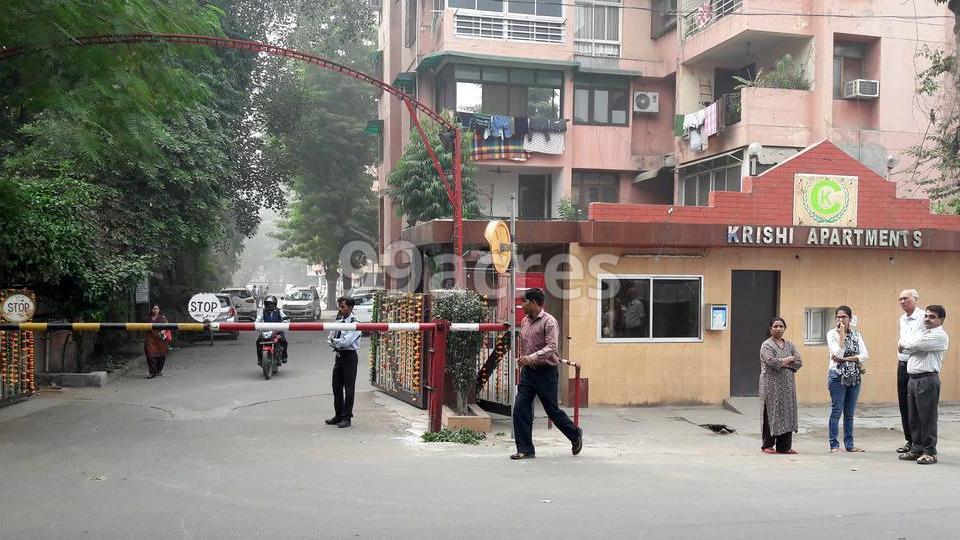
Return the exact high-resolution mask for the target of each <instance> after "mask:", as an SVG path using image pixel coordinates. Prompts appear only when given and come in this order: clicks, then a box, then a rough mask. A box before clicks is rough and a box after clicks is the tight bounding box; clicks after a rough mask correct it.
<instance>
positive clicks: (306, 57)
mask: <svg viewBox="0 0 960 540" xmlns="http://www.w3.org/2000/svg"><path fill="white" fill-rule="evenodd" d="M139 43H147V44H150V43H170V44H175V45H202V46H205V47H214V48H223V49H237V50H241V51H250V52H254V53H264V54H269V55H270V56H278V57H281V58H289V59H292V60H299V61H301V62H306V63H308V64H313V65H315V66H319V67H322V68H324V69H328V70H330V71H333V72H336V73H340V74H341V75H345V76H347V77H351V78H353V79H356V80H358V81H361V82H365V83H367V84H370V85H373V86H376V87H377V88H380V89H381V90H383V91H385V92H387V93H389V94H392V95H393V96H395V97H397V98H398V99H399V100H400V101H402V102H403V103H404V105H406V106H407V110H408V112H409V113H410V118H411V120H412V121H413V124H414V126H416V128H417V133H418V134H419V135H420V139H421V140H422V141H423V145H424V147H426V149H427V153H428V154H430V159H431V160H433V167H434V169H436V171H437V174H438V175H439V176H440V181H441V182H443V187H444V189H445V190H446V192H447V198H449V199H450V205H451V206H452V207H453V250H454V255H455V265H456V283H457V285H458V286H461V287H463V286H464V285H465V281H464V273H463V198H462V196H463V186H462V179H463V176H462V173H463V163H462V156H461V148H462V145H463V134H462V132H461V131H460V128H459V127H457V126H456V125H455V124H454V123H452V122H450V121H448V120H447V119H446V118H444V117H443V116H441V115H440V114H439V113H437V112H436V111H434V110H433V109H431V108H430V107H427V106H426V105H424V104H423V103H420V102H419V101H417V100H416V99H414V98H413V97H411V96H410V95H409V94H407V93H406V92H404V91H403V90H400V89H399V88H397V87H395V86H391V85H389V84H387V83H385V82H383V81H381V80H378V79H375V78H373V77H371V76H370V75H367V74H366V73H363V72H362V71H357V70H355V69H352V68H349V67H347V66H344V65H342V64H338V63H337V62H334V61H332V60H328V59H326V58H322V57H320V56H315V55H312V54H308V53H304V52H300V51H296V50H293V49H288V48H286V47H280V46H278V45H270V44H269V43H262V42H259V41H247V40H242V39H231V38H226V37H217V36H197V35H191V34H108V35H99V36H83V37H77V38H71V39H70V41H68V42H64V43H62V44H32V45H30V44H28V45H22V46H17V47H9V48H6V49H2V50H0V62H3V61H6V60H9V59H11V58H14V57H17V56H20V55H24V54H29V53H32V52H37V51H41V50H44V49H51V48H58V47H83V46H89V45H117V44H139ZM417 111H420V112H422V113H423V114H425V115H427V116H428V117H430V118H431V119H432V120H434V121H435V122H437V123H439V124H440V125H441V126H443V127H445V128H446V129H448V130H450V131H453V134H454V137H453V167H452V169H453V171H452V176H453V179H452V180H453V181H452V183H451V181H450V180H449V179H448V177H447V173H446V172H445V171H444V170H443V166H442V165H441V164H440V160H439V158H438V157H437V153H436V151H435V149H434V148H433V146H432V145H431V144H430V141H429V140H428V138H427V135H426V133H425V132H424V131H423V126H422V125H420V120H419V119H418V118H417Z"/></svg>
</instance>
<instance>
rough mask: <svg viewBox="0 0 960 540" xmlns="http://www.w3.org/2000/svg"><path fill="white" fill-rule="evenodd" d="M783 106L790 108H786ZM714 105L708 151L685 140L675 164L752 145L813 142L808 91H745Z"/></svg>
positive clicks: (804, 145)
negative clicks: (715, 129)
mask: <svg viewBox="0 0 960 540" xmlns="http://www.w3.org/2000/svg"><path fill="white" fill-rule="evenodd" d="M785 103H789V104H790V105H789V106H788V107H785V106H784V104H785ZM717 105H718V107H717V114H718V118H717V126H718V128H719V131H718V132H717V134H716V135H714V136H711V137H710V138H709V141H708V150H707V151H705V152H700V151H696V150H692V149H691V148H690V147H689V145H688V144H686V140H682V141H680V142H681V144H680V149H679V153H680V155H679V156H678V159H677V162H678V163H686V162H688V161H692V160H695V159H701V158H704V157H707V156H710V155H714V154H719V153H723V152H727V151H730V150H734V149H737V148H742V147H744V146H747V145H748V144H750V143H752V142H760V143H762V144H763V145H764V146H785V147H794V148H803V147H806V146H808V145H810V144H812V143H813V142H815V141H814V140H813V139H814V137H815V134H814V132H813V128H814V124H815V123H814V121H813V110H814V93H813V92H811V91H807V90H786V89H781V88H744V89H742V90H740V91H739V92H735V93H731V94H725V95H723V96H721V99H720V100H719V101H718V102H717Z"/></svg>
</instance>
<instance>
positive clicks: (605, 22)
mask: <svg viewBox="0 0 960 540" xmlns="http://www.w3.org/2000/svg"><path fill="white" fill-rule="evenodd" d="M574 25H575V26H574V39H575V40H576V43H577V54H583V55H587V56H611V57H615V58H619V57H620V0H579V1H578V2H577V17H576V21H575V22H574Z"/></svg>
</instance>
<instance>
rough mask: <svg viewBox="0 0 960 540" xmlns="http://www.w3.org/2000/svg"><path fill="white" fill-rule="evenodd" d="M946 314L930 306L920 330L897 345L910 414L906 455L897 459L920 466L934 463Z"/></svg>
mask: <svg viewBox="0 0 960 540" xmlns="http://www.w3.org/2000/svg"><path fill="white" fill-rule="evenodd" d="M946 318H947V312H946V311H945V310H944V309H943V306H939V305H936V304H931V305H929V306H927V312H926V313H925V314H924V316H923V326H924V329H923V331H921V332H918V333H916V334H913V335H912V336H910V337H908V338H907V339H904V340H901V341H900V343H899V344H898V350H899V351H900V352H903V353H906V354H908V355H909V358H908V359H907V374H908V375H909V377H910V380H909V382H908V383H907V406H908V408H909V411H908V412H909V415H910V441H911V447H910V451H909V452H905V453H903V454H900V459H902V460H905V461H916V462H917V463H919V464H920V465H932V464H934V463H936V462H937V406H938V402H939V401H940V369H941V367H942V366H943V354H944V353H945V352H947V348H948V347H949V345H950V338H949V337H948V336H947V333H946V332H944V331H943V320H944V319H946Z"/></svg>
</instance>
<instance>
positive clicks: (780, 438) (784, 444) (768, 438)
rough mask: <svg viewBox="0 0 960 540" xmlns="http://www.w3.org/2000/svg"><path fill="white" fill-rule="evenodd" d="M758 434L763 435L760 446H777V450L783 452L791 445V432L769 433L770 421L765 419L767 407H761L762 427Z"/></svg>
mask: <svg viewBox="0 0 960 540" xmlns="http://www.w3.org/2000/svg"><path fill="white" fill-rule="evenodd" d="M760 436H761V437H763V445H762V446H761V448H773V447H776V448H777V452H780V453H783V452H786V451H787V450H790V449H791V448H792V447H793V433H791V432H789V431H788V432H786V433H784V434H782V435H776V436H774V435H770V422H769V420H768V419H767V408H766V407H764V408H763V428H762V429H761V430H760Z"/></svg>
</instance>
